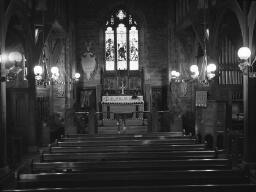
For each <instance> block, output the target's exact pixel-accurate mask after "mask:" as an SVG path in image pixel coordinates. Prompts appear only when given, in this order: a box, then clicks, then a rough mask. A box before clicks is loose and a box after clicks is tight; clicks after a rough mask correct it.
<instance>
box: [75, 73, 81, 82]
mask: <svg viewBox="0 0 256 192" xmlns="http://www.w3.org/2000/svg"><path fill="white" fill-rule="evenodd" d="M80 76H81V75H80V73H75V75H74V81H76V82H77V81H79V78H80Z"/></svg>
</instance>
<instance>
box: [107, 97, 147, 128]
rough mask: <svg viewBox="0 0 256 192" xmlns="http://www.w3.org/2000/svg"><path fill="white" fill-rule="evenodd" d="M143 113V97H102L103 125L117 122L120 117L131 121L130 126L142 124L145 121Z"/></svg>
mask: <svg viewBox="0 0 256 192" xmlns="http://www.w3.org/2000/svg"><path fill="white" fill-rule="evenodd" d="M142 111H144V100H143V96H136V97H133V96H131V95H111V96H102V112H103V124H108V123H110V122H113V121H116V120H117V118H120V117H121V118H122V119H124V118H125V119H127V120H129V121H127V122H128V124H129V123H130V124H133V125H136V124H141V123H142V121H143V113H141V112H142Z"/></svg>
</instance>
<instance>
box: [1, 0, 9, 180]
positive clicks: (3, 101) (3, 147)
mask: <svg viewBox="0 0 256 192" xmlns="http://www.w3.org/2000/svg"><path fill="white" fill-rule="evenodd" d="M4 22H5V18H4V1H0V50H1V51H0V54H3V53H4V51H5V30H6V29H5V28H4V26H5V25H4ZM0 64H1V96H0V114H1V118H0V122H1V125H0V176H2V174H5V173H7V172H8V166H7V145H6V139H7V138H6V71H5V62H4V61H2V63H0Z"/></svg>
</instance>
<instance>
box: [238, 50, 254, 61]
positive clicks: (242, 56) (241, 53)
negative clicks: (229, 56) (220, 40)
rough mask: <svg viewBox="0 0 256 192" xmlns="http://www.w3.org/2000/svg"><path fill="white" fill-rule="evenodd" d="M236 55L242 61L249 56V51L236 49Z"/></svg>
mask: <svg viewBox="0 0 256 192" xmlns="http://www.w3.org/2000/svg"><path fill="white" fill-rule="evenodd" d="M237 55H238V57H239V58H240V59H242V60H247V59H248V58H249V57H250V56H251V50H250V49H249V48H248V47H241V48H240V49H238V52H237Z"/></svg>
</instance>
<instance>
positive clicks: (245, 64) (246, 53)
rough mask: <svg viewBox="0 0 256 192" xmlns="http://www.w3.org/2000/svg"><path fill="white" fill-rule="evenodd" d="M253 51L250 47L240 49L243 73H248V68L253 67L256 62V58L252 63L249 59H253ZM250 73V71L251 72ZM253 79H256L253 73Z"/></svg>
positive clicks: (240, 66) (240, 63)
mask: <svg viewBox="0 0 256 192" xmlns="http://www.w3.org/2000/svg"><path fill="white" fill-rule="evenodd" d="M251 54H252V53H251V50H250V49H249V48H248V47H241V48H240V49H238V52H237V55H238V57H239V59H240V62H239V65H238V66H239V68H240V70H241V71H242V72H243V73H247V70H246V69H247V68H250V67H253V64H254V63H255V61H256V57H255V58H254V59H253V61H252V62H251V63H250V62H249V58H250V57H251ZM249 72H250V71H249ZM250 76H251V77H255V76H256V75H254V73H253V72H251V73H250Z"/></svg>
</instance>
